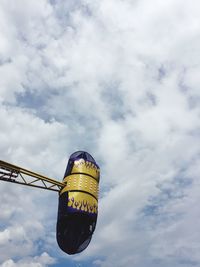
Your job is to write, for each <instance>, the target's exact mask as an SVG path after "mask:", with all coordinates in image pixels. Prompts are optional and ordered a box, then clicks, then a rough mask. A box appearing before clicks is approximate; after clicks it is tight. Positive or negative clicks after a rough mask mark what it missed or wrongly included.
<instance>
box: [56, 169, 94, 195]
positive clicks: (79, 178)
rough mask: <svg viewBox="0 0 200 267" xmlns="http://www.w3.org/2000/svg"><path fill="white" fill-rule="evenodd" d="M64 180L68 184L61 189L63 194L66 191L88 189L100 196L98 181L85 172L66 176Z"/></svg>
mask: <svg viewBox="0 0 200 267" xmlns="http://www.w3.org/2000/svg"><path fill="white" fill-rule="evenodd" d="M63 182H64V183H65V184H66V186H65V187H64V188H63V190H62V191H61V194H62V193H64V192H66V191H72V190H80V191H86V192H88V193H90V194H92V195H93V196H94V197H96V198H98V191H99V188H98V185H99V184H98V182H97V180H95V179H94V178H92V177H90V176H88V175H85V174H71V175H69V176H67V177H65V178H64V180H63Z"/></svg>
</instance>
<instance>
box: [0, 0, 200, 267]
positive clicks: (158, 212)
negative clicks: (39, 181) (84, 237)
mask: <svg viewBox="0 0 200 267" xmlns="http://www.w3.org/2000/svg"><path fill="white" fill-rule="evenodd" d="M7 3H8V1H2V3H1V5H0V14H1V16H0V20H1V21H0V22H1V23H0V24H1V26H0V43H1V45H0V64H1V65H0V75H1V81H0V105H1V106H0V125H1V132H0V138H1V145H0V147H1V157H2V159H3V160H7V161H10V162H13V163H15V164H19V165H22V166H24V167H27V168H29V169H32V170H34V171H39V172H41V173H44V174H46V175H49V176H51V177H52V176H53V177H62V175H63V172H64V169H65V164H66V157H67V155H69V154H70V153H71V152H73V151H74V150H77V149H86V150H88V151H89V152H91V153H92V154H93V155H94V156H95V158H96V159H97V161H98V162H99V163H100V165H101V170H102V177H101V183H100V185H101V193H100V203H99V220H98V225H97V229H96V232H95V234H94V238H93V240H92V243H91V244H90V246H89V247H88V249H87V250H86V251H85V252H83V253H82V254H81V255H79V256H77V257H75V258H73V259H75V260H78V261H80V262H81V261H82V260H83V261H84V260H88V261H90V262H91V265H92V266H101V267H109V266H117V267H120V266H132V265H134V264H135V265H136V266H139V267H143V266H154V267H155V266H162V267H165V266H174V267H178V266H187V267H188V266H192V264H196V265H197V266H198V265H199V263H200V259H199V256H198V251H199V244H198V243H199V236H198V234H195V233H198V232H199V231H198V223H196V224H195V226H194V222H198V217H199V212H198V208H197V207H198V202H199V195H198V190H197V188H198V184H199V182H198V180H199V152H200V147H199V129H200V123H199V114H200V113H199V112H200V110H199V100H200V98H199V92H200V90H199V75H198V73H199V68H200V62H199V56H198V54H199V52H198V50H199V49H198V47H199V44H200V38H199V31H200V29H199V15H198V10H199V3H198V2H197V1H193V3H189V2H186V3H184V4H183V3H182V1H179V0H176V1H167V2H165V3H164V2H161V1H158V0H153V1H151V2H149V3H147V1H143V0H139V1H129V0H127V1H121V0H117V1H113V0H110V1H104V0H103V1H101V2H99V1H94V0H93V1H90V0H84V1H76V2H73V1H68V2H66V3H65V2H64V1H53V0H51V1H45V0H43V1H40V2H38V3H36V2H35V1H29V2H28V3H27V2H26V1H22V0H20V1H18V4H17V6H16V4H15V3H14V2H13V1H9V4H7ZM5 29H6V30H5ZM45 172H46V173H45ZM0 191H1V195H0V199H1V201H0V203H1V213H0V219H1V222H2V224H1V225H0V226H1V228H0V230H1V231H0V248H1V256H0V260H1V263H2V266H4V267H5V266H25V264H27V263H29V265H30V266H46V265H48V264H51V263H52V264H53V261H52V260H51V257H50V256H49V255H53V256H52V257H57V258H58V259H60V257H63V254H59V252H58V251H56V252H53V250H52V248H51V247H55V246H56V244H55V230H54V228H53V227H54V226H55V220H56V205H57V200H55V198H56V196H55V198H54V199H53V198H52V193H46V192H45V194H44V193H42V194H41V193H40V192H39V191H37V190H36V191H28V192H30V193H27V188H25V189H22V188H21V187H18V188H15V187H12V186H10V185H6V184H1V188H0ZM16 199H17V201H16ZM38 203H39V204H38ZM41 203H42V204H41ZM38 205H40V209H38ZM49 206H51V207H52V210H51V209H49ZM33 215H34V216H33ZM13 218H14V220H13ZM30 221H31V222H32V223H30ZM47 221H48V224H47V225H46V224H45V222H47ZM49 232H51V234H49ZM20 247H23V249H19V248H20ZM44 251H47V252H48V254H42V253H43V252H44ZM3 255H4V256H3ZM37 255H41V256H37ZM21 257H22V258H24V259H25V260H21V259H20V258H21ZM27 257H29V258H27ZM43 258H45V260H44V261H42V259H43ZM26 259H27V260H26ZM93 259H95V260H94V261H93ZM92 261H93V263H92ZM31 264H32V265H31Z"/></svg>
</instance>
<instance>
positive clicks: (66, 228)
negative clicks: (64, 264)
mask: <svg viewBox="0 0 200 267" xmlns="http://www.w3.org/2000/svg"><path fill="white" fill-rule="evenodd" d="M99 178H100V169H99V167H98V165H97V163H96V162H95V160H94V158H93V157H92V156H91V155H90V154H89V153H87V152H85V151H78V152H75V153H73V154H72V155H71V156H70V158H69V161H68V165H67V168H66V172H65V175H64V178H63V183H65V184H66V186H65V187H64V188H63V189H62V190H61V192H60V194H59V205H58V219H57V242H58V245H59V247H60V248H61V249H62V250H63V251H64V252H66V253H68V254H76V253H79V252H81V251H83V250H84V249H85V248H86V247H87V246H88V245H89V243H90V241H91V238H92V234H93V232H94V230H95V227H96V222H97V214H98V188H99Z"/></svg>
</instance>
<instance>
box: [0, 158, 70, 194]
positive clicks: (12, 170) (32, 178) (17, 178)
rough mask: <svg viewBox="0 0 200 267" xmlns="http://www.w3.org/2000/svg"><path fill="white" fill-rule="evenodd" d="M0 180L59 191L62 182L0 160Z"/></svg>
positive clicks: (62, 185) (62, 184)
mask: <svg viewBox="0 0 200 267" xmlns="http://www.w3.org/2000/svg"><path fill="white" fill-rule="evenodd" d="M0 180H1V181H6V182H11V183H16V184H22V185H26V186H31V187H36V188H41V189H46V190H51V191H56V192H60V190H62V188H63V187H64V186H65V184H64V183H62V182H59V181H57V180H54V179H51V178H48V177H46V176H43V175H41V174H39V173H36V172H32V171H29V170H26V169H24V168H21V167H18V166H16V165H13V164H10V163H8V162H5V161H2V160H0Z"/></svg>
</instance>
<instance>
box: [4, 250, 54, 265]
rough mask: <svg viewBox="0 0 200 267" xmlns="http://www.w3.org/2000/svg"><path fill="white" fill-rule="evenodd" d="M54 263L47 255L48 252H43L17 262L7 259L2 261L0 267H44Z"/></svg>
mask: <svg viewBox="0 0 200 267" xmlns="http://www.w3.org/2000/svg"><path fill="white" fill-rule="evenodd" d="M53 263H55V260H54V259H53V258H52V257H50V256H49V255H48V253H46V252H44V253H42V255H40V256H37V257H34V258H30V259H26V260H20V261H18V262H14V261H13V260H7V261H5V262H4V263H2V264H1V265H0V266H1V267H26V266H30V267H45V266H49V265H52V264H53Z"/></svg>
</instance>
